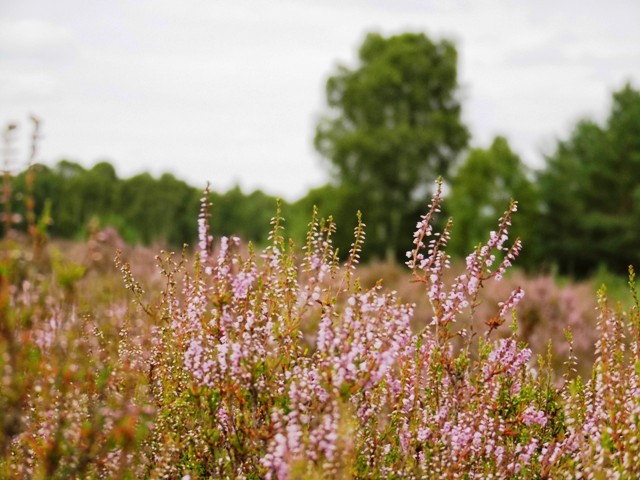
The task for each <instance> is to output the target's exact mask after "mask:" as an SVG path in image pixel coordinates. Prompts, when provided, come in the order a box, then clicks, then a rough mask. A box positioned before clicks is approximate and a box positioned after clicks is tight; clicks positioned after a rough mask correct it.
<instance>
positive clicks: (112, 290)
mask: <svg viewBox="0 0 640 480" xmlns="http://www.w3.org/2000/svg"><path fill="white" fill-rule="evenodd" d="M439 203H440V197H439V195H436V196H435V197H434V199H433V202H432V204H431V205H430V211H428V212H427V213H426V214H425V215H424V217H422V219H421V220H420V222H419V223H418V225H417V227H416V228H417V230H416V232H415V234H414V246H415V248H414V250H413V251H411V252H408V254H407V266H398V265H394V264H389V263H378V264H375V263H372V264H369V265H366V266H362V267H359V266H358V260H359V256H360V252H361V249H362V248H366V241H365V229H364V226H362V225H359V226H358V227H357V228H356V231H355V232H354V243H353V245H352V247H351V251H350V252H349V255H348V258H347V260H346V261H344V262H341V261H338V260H337V256H336V255H335V252H334V249H333V247H332V241H331V237H332V235H333V232H334V229H335V226H334V225H332V224H330V223H328V222H325V221H322V220H320V219H318V218H317V216H314V218H313V219H312V220H311V222H310V225H309V233H308V235H307V241H306V244H305V245H303V246H300V247H298V246H295V245H292V244H291V243H289V242H288V241H287V237H286V232H285V231H284V230H283V227H282V219H280V218H279V216H278V215H276V217H275V218H274V219H273V221H272V225H271V235H270V238H269V244H268V246H267V247H266V248H264V249H262V250H260V251H258V250H256V249H255V248H254V247H253V246H251V245H245V244H243V243H241V242H240V240H239V239H237V238H233V237H232V238H225V237H222V238H217V237H216V235H215V232H211V231H210V229H209V221H208V213H207V212H208V205H207V202H206V201H204V200H203V206H202V210H201V213H200V217H199V220H198V225H199V244H198V245H197V246H196V248H195V249H194V251H186V250H185V252H183V253H166V252H153V251H152V249H149V248H144V249H143V248H132V247H128V246H127V245H126V244H124V243H123V242H122V241H121V240H120V239H119V238H118V236H117V235H116V234H115V233H114V232H111V231H100V232H94V233H93V234H92V235H91V237H90V238H89V241H88V242H86V243H78V242H75V243H71V242H69V243H60V242H49V243H47V242H43V241H36V240H37V239H36V238H35V237H34V238H29V237H26V236H25V237H17V236H14V237H13V238H5V239H4V240H3V243H2V250H1V255H2V256H1V258H0V262H1V264H0V372H1V373H0V374H1V382H2V388H1V395H0V419H1V422H0V477H1V478H15V479H32V478H35V479H45V478H60V479H62V478H65V479H67V478H83V479H84V478H131V479H134V478H135V479H138V478H148V479H156V478H158V479H159V478H182V479H197V478H254V479H257V478H267V479H287V478H292V479H293V478H308V479H314V478H416V479H417V478H522V479H529V478H568V479H569V478H637V476H638V475H640V442H638V439H639V436H638V435H639V434H638V427H639V426H640V384H639V380H640V379H639V375H640V356H639V355H640V352H639V347H640V316H639V314H638V299H637V297H636V296H635V285H634V281H633V280H634V277H633V272H631V277H630V278H631V281H630V286H631V288H630V290H629V293H628V297H627V298H626V300H625V301H623V302H622V303H618V302H613V301H612V300H610V299H609V298H608V294H607V291H606V289H605V288H601V289H600V290H599V291H598V293H597V294H596V293H595V289H594V287H593V285H592V284H589V283H584V284H575V283H570V282H565V283H564V284H560V283H559V282H558V281H557V280H555V279H554V278H553V277H551V276H547V277H537V278H528V277H526V276H524V275H523V274H522V273H519V272H518V271H511V270H512V268H511V267H512V265H511V264H512V263H516V262H517V256H518V253H519V250H520V244H519V242H518V241H515V242H511V241H510V240H509V235H508V233H509V225H510V222H511V216H512V214H515V210H516V207H515V205H512V208H511V209H510V210H509V211H508V212H506V213H505V215H504V216H503V218H502V219H501V220H500V223H499V224H497V225H496V229H495V230H494V231H493V232H491V233H490V234H489V233H488V234H487V242H486V244H485V245H484V246H481V247H478V248H477V249H476V250H475V251H474V252H471V254H470V255H469V256H468V257H467V259H466V263H464V264H453V265H449V258H448V256H447V254H446V246H447V242H448V240H449V232H448V230H447V229H445V230H444V231H442V232H435V231H433V229H432V226H431V221H432V218H433V216H434V214H435V213H436V212H437V210H438V208H439ZM338 228H339V226H338ZM409 233H410V232H409ZM116 250H118V252H119V253H118V254H117V255H116V257H117V258H116V259H115V261H112V257H113V255H114V254H115V252H116ZM156 254H157V256H156Z"/></svg>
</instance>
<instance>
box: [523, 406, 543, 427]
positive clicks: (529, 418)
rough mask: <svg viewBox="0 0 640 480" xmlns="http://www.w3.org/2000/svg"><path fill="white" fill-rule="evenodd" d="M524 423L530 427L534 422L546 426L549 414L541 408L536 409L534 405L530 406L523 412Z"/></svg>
mask: <svg viewBox="0 0 640 480" xmlns="http://www.w3.org/2000/svg"><path fill="white" fill-rule="evenodd" d="M522 423H524V424H525V425H526V426H528V427H530V426H531V425H533V424H534V423H537V424H538V425H540V426H541V427H544V426H545V425H546V424H547V416H546V415H545V414H544V412H541V411H540V410H536V409H535V408H533V407H528V408H527V409H526V410H525V411H524V412H522Z"/></svg>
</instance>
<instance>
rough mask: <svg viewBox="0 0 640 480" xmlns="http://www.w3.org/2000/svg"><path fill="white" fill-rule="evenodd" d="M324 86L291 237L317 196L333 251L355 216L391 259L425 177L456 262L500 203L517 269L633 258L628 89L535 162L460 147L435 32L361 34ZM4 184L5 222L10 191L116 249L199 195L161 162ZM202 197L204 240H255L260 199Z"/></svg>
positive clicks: (636, 203)
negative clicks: (316, 166) (319, 162)
mask: <svg viewBox="0 0 640 480" xmlns="http://www.w3.org/2000/svg"><path fill="white" fill-rule="evenodd" d="M326 96H327V107H328V108H327V111H326V114H325V115H324V116H323V117H322V118H321V119H320V120H319V121H318V124H317V127H316V132H315V139H314V143H315V146H316V149H317V150H318V152H319V153H320V154H321V155H322V156H323V157H324V159H325V165H326V167H327V169H328V171H329V173H330V174H331V181H330V183H328V184H327V185H325V186H322V187H320V188H316V189H313V190H311V191H309V192H308V193H307V194H306V195H305V196H304V197H303V198H300V199H299V200H297V201H294V202H283V203H282V215H283V217H284V218H285V219H286V221H287V223H286V226H287V230H288V234H289V235H290V236H291V238H292V239H293V240H294V241H295V242H296V243H297V244H302V243H303V242H304V235H305V232H306V231H307V224H308V222H309V219H310V218H311V214H312V210H313V207H314V206H317V207H318V208H319V211H320V215H322V216H332V219H333V220H334V221H335V223H336V224H337V225H338V226H339V228H338V230H337V232H336V233H335V236H334V241H335V243H336V245H337V247H338V248H339V251H340V252H347V251H348V250H349V247H350V245H351V243H352V241H353V235H352V232H353V228H354V227H355V225H356V214H357V211H362V214H363V220H364V222H365V224H366V225H367V244H368V248H367V249H366V254H367V256H368V257H375V258H387V259H389V258H396V259H402V258H403V257H404V255H405V252H406V251H407V250H410V248H411V246H412V244H411V241H412V239H411V237H410V236H407V235H406V232H409V231H411V230H412V228H413V226H414V224H415V223H416V222H417V221H418V220H419V213H420V212H422V211H424V208H425V206H426V203H427V199H428V198H429V197H430V195H431V194H432V193H433V188H434V186H435V181H436V179H437V178H439V177H440V178H442V179H443V181H444V184H445V191H446V197H447V198H446V202H445V204H444V209H445V211H444V212H443V215H442V216H441V218H440V220H439V221H440V222H443V221H444V220H445V219H446V218H447V217H449V216H451V217H453V218H454V227H453V238H454V240H453V243H452V245H451V252H452V253H453V254H454V255H457V256H458V257H463V256H464V255H466V254H467V253H468V252H469V251H471V250H472V249H473V248H474V247H475V246H476V245H477V244H479V243H480V242H483V241H484V240H485V238H484V237H485V236H486V233H485V232H487V231H488V230H489V229H490V227H491V226H492V225H493V222H494V221H495V219H496V218H497V217H499V216H500V215H501V213H502V212H504V211H505V210H506V209H507V207H508V206H509V201H510V199H515V200H517V201H518V202H519V211H518V213H517V215H516V216H515V217H514V224H513V229H512V233H513V234H514V235H517V236H519V237H520V238H521V239H522V241H523V244H524V251H523V254H522V257H521V260H520V265H521V266H523V267H524V268H526V269H528V270H530V271H531V270H533V271H554V272H560V273H563V274H569V275H574V276H577V277H582V276H585V275H588V274H590V273H592V272H593V271H594V270H596V269H598V268H603V267H604V268H606V269H609V270H611V271H613V272H620V273H622V272H625V271H626V268H627V266H628V265H629V264H635V265H638V264H640V250H639V249H638V248H637V246H638V245H639V244H640V229H639V228H638V227H637V225H638V221H639V220H640V91H639V90H637V89H636V88H635V87H634V86H633V85H631V84H627V85H624V86H623V87H622V88H620V89H619V90H617V91H615V92H613V94H612V97H611V104H610V109H609V113H608V117H607V118H606V120H605V121H603V122H597V121H595V120H593V119H583V120H582V121H580V122H578V123H577V124H575V125H574V127H573V129H572V131H571V132H570V134H569V135H568V137H567V138H558V139H557V140H556V143H555V147H554V149H553V151H552V152H551V153H550V154H547V156H546V158H545V159H544V165H543V167H541V168H539V169H537V170H534V169H532V168H531V167H529V166H527V165H525V164H524V163H523V161H522V160H521V158H520V157H519V155H518V153H517V152H515V151H513V149H512V148H511V147H510V145H509V141H508V139H507V138H505V137H503V136H497V137H496V138H495V139H494V140H493V141H492V142H491V144H490V145H486V146H474V147H472V148H471V147H470V144H472V143H473V142H472V139H471V135H470V133H469V130H468V128H467V126H466V125H464V122H463V120H462V117H461V110H462V107H463V106H462V105H461V102H460V101H459V100H458V96H459V95H458V85H457V52H456V48H455V46H454V44H453V43H451V42H449V41H447V40H442V41H432V40H431V39H429V38H428V37H426V36H425V35H424V34H413V33H407V34H402V35H396V36H392V37H388V38H385V37H382V36H381V35H379V34H369V35H368V36H367V37H366V39H365V41H364V43H363V44H362V46H361V48H360V51H359V64H358V65H355V66H352V67H349V66H344V65H341V66H339V67H338V68H337V70H336V72H335V73H334V75H332V76H330V78H329V79H328V80H327V84H326ZM5 133H6V134H5V138H8V137H9V136H10V132H9V131H7V132H5ZM29 177H30V178H31V180H29ZM29 183H31V184H32V185H31V186H29V185H28V184H29ZM4 191H5V194H4V195H3V202H4V204H5V206H4V210H5V212H9V211H13V212H15V213H17V214H18V215H13V218H14V219H15V220H16V223H15V224H14V225H11V224H10V223H8V222H7V221H5V222H3V227H2V228H3V229H4V230H6V229H7V228H14V227H15V228H16V229H20V228H22V229H25V228H26V223H27V222H26V216H27V215H28V212H27V210H28V208H27V207H26V202H25V201H24V200H23V199H25V198H26V197H32V198H33V201H34V208H33V210H34V213H35V215H36V217H38V218H40V219H42V218H44V217H46V218H45V223H47V233H48V234H49V235H51V236H53V237H60V238H83V237H86V236H87V234H88V231H89V230H90V229H92V228H93V229H95V228H104V227H106V226H113V227H115V228H116V229H117V230H118V231H119V233H120V235H121V236H122V237H123V239H124V240H125V241H127V242H129V243H131V244H147V245H148V244H152V243H158V242H159V243H161V244H166V245H168V246H170V247H173V248H181V246H182V245H183V244H185V243H186V244H189V245H193V244H194V239H195V235H196V225H195V220H194V219H195V218H196V217H197V212H198V206H199V199H200V197H201V196H202V191H201V189H200V188H196V187H194V186H192V185H189V184H187V183H186V182H184V181H183V180H181V179H179V178H176V177H175V176H174V175H172V174H170V173H165V174H163V175H162V176H160V177H159V178H158V177H154V176H152V175H150V174H148V173H143V174H140V175H136V176H134V177H131V178H120V177H119V176H118V173H117V172H116V170H115V168H114V167H113V166H112V165H111V164H110V163H108V162H100V163H97V164H96V165H94V166H93V167H91V168H88V169H87V168H84V167H83V166H81V165H80V164H78V163H75V162H72V161H69V160H61V161H59V162H58V163H57V164H55V165H53V166H47V165H42V164H33V165H31V166H29V167H28V168H25V169H24V171H22V172H21V173H19V174H18V175H15V176H14V177H13V178H9V177H8V176H7V175H5V187H4ZM30 191H32V193H29V192H30ZM210 196H211V201H212V203H213V216H212V222H211V223H212V230H213V232H215V235H216V236H222V235H231V234H236V235H238V236H240V237H241V238H242V239H244V240H246V241H252V242H254V243H258V244H260V243H261V242H264V241H266V233H267V232H268V229H269V221H270V219H271V217H273V216H274V214H275V212H276V204H277V199H276V198H275V197H273V196H271V195H268V194H266V193H264V192H262V191H254V192H252V193H246V192H243V191H242V190H241V189H240V188H239V187H235V188H233V189H231V190H229V191H227V192H211V193H210ZM8 204H10V206H9V205H8Z"/></svg>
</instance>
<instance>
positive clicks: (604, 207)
mask: <svg viewBox="0 0 640 480" xmlns="http://www.w3.org/2000/svg"><path fill="white" fill-rule="evenodd" d="M539 186H540V190H541V197H542V199H543V208H544V210H543V213H544V218H543V221H541V222H540V225H539V227H540V232H539V234H538V238H539V241H541V242H544V249H545V251H546V252H547V255H548V256H549V257H550V258H551V259H553V261H555V262H557V264H558V266H559V267H560V269H561V270H562V271H564V272H568V273H574V274H577V275H583V274H587V273H589V272H590V271H592V270H594V269H595V268H596V267H598V266H600V265H604V266H607V267H609V268H610V269H612V270H613V271H616V272H622V271H625V269H626V267H627V266H628V265H629V264H634V265H636V266H638V265H640V249H639V248H638V246H639V245H640V229H639V228H638V224H639V222H640V91H638V90H635V89H634V88H633V87H632V86H631V85H626V86H625V87H624V88H622V89H621V90H619V91H617V92H615V93H614V95H613V104H612V107H611V111H610V113H609V117H608V119H607V121H606V122H605V124H604V125H598V124H597V123H595V122H594V121H592V120H583V121H581V122H579V123H578V124H577V125H576V126H575V128H574V130H573V132H572V133H571V136H570V137H569V138H568V139H566V140H560V141H559V142H558V144H557V148H556V151H555V152H554V153H553V154H552V155H550V156H549V157H548V158H547V165H546V168H545V169H544V170H543V171H542V172H541V174H540V176H539Z"/></svg>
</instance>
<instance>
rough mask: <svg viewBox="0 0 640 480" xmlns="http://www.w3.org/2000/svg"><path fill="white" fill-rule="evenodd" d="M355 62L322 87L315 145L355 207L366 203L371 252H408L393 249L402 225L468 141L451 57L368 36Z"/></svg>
mask: <svg viewBox="0 0 640 480" xmlns="http://www.w3.org/2000/svg"><path fill="white" fill-rule="evenodd" d="M358 58H359V62H358V64H357V65H356V66H355V67H354V68H349V67H346V66H339V67H338V69H337V72H336V73H335V74H334V75H333V76H331V77H330V78H329V79H328V81H327V87H326V94H327V103H328V105H329V107H330V112H329V113H328V114H327V115H326V116H324V117H323V118H321V119H320V121H319V123H318V125H317V128H316V134H315V146H316V148H317V150H318V151H319V152H320V153H321V155H323V156H324V157H325V158H327V159H328V160H329V162H330V165H331V166H332V171H333V173H334V177H335V178H336V180H337V181H338V182H339V183H340V184H343V185H346V186H347V187H349V188H350V189H353V190H357V191H358V195H359V196H360V198H361V204H362V205H358V206H354V207H360V208H361V207H362V206H364V205H366V207H367V208H366V210H365V221H366V222H367V223H368V224H369V227H370V228H369V238H370V240H371V241H370V243H369V249H374V250H378V251H380V249H381V248H384V249H386V250H387V252H389V251H391V252H393V253H397V250H398V249H399V250H400V251H402V250H406V248H404V249H403V248H399V247H400V240H399V235H401V234H402V235H405V236H406V233H405V232H404V231H402V232H401V227H402V225H403V224H407V221H408V216H411V214H413V213H414V212H415V206H416V204H417V202H422V201H424V199H425V198H426V197H427V194H428V192H429V189H430V188H431V187H432V182H433V181H434V180H435V179H436V178H437V177H438V176H443V177H445V178H446V177H447V176H448V174H449V172H450V169H451V166H452V164H453V162H454V160H455V158H456V157H457V156H458V154H459V152H460V151H461V150H462V149H464V148H465V147H466V145H467V142H468V139H469V132H468V130H467V128H466V127H465V126H464V125H463V123H462V120H461V118H460V114H461V106H460V102H459V100H458V98H457V94H458V83H457V52H456V49H455V46H454V45H453V43H452V42H450V41H448V40H441V41H439V42H434V41H432V40H431V39H429V38H428V37H427V36H426V35H424V34H422V33H404V34H401V35H395V36H391V37H387V38H385V37H383V36H381V35H379V34H376V33H372V34H369V35H367V37H366V38H365V40H364V43H363V44H362V46H361V47H360V50H359V55H358ZM409 212H411V213H409ZM354 215H355V208H354ZM412 222H413V219H411V220H409V222H408V223H409V224H411V223H412ZM383 251H384V250H383ZM380 253H381V252H380Z"/></svg>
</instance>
